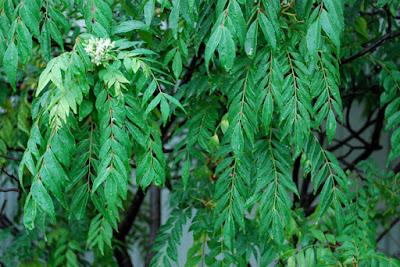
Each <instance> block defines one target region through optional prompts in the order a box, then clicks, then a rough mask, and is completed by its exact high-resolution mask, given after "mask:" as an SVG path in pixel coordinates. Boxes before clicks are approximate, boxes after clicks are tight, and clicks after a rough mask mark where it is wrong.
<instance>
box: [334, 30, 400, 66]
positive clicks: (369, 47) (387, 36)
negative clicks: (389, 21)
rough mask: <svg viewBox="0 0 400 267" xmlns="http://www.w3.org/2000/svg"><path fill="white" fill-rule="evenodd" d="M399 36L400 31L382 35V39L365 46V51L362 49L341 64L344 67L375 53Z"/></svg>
mask: <svg viewBox="0 0 400 267" xmlns="http://www.w3.org/2000/svg"><path fill="white" fill-rule="evenodd" d="M398 36H400V31H397V32H388V33H386V34H384V35H382V36H381V37H380V38H378V39H376V40H375V41H372V42H368V43H366V44H364V45H363V47H364V48H363V49H361V50H360V51H358V52H357V53H355V54H354V55H351V56H349V57H347V58H344V59H342V60H341V62H340V64H341V65H344V64H347V63H350V62H352V61H354V60H356V59H357V58H360V57H362V56H364V55H365V54H368V53H371V52H373V51H375V49H377V48H378V47H379V46H381V45H382V44H384V43H385V42H386V41H388V40H390V39H393V38H396V37H398Z"/></svg>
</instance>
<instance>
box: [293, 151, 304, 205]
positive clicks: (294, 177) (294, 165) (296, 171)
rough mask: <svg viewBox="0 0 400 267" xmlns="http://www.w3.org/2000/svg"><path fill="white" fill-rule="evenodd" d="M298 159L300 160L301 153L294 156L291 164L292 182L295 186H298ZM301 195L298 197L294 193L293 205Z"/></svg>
mask: <svg viewBox="0 0 400 267" xmlns="http://www.w3.org/2000/svg"><path fill="white" fill-rule="evenodd" d="M300 161H301V155H300V156H298V157H297V158H296V160H295V161H294V164H293V172H292V179H293V182H294V183H295V184H296V187H297V188H299V174H300ZM302 197H303V196H302V195H300V197H298V196H297V195H294V200H293V205H295V204H296V203H297V202H299V200H300V198H302Z"/></svg>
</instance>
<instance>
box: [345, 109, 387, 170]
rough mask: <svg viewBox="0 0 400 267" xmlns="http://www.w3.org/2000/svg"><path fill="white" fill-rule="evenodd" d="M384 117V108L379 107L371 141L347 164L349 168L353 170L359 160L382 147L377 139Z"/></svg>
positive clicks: (379, 135)
mask: <svg viewBox="0 0 400 267" xmlns="http://www.w3.org/2000/svg"><path fill="white" fill-rule="evenodd" d="M384 117H385V108H381V109H379V111H378V115H377V117H376V123H375V129H374V131H373V133H372V136H371V142H370V143H369V144H367V145H366V146H365V150H364V152H363V153H361V154H360V155H359V156H358V157H357V158H356V159H354V160H353V162H351V163H350V164H349V166H348V169H349V170H353V169H354V168H355V166H357V164H358V163H359V162H360V161H363V160H365V159H367V158H368V157H369V156H370V155H371V154H372V152H374V151H375V150H378V149H381V148H382V147H381V146H380V144H379V141H380V140H379V139H380V137H381V133H382V128H383V121H384Z"/></svg>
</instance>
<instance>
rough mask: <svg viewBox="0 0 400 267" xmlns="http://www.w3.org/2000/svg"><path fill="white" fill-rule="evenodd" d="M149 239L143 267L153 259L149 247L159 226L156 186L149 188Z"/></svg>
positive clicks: (158, 200)
mask: <svg viewBox="0 0 400 267" xmlns="http://www.w3.org/2000/svg"><path fill="white" fill-rule="evenodd" d="M150 219H151V223H150V237H149V245H148V253H147V255H146V260H145V264H144V266H149V264H150V262H151V259H152V258H153V251H152V249H151V247H152V246H153V244H154V241H155V239H156V236H157V232H158V229H159V228H160V225H161V190H160V188H158V187H157V186H155V185H153V186H151V188H150Z"/></svg>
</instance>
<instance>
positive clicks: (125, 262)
mask: <svg viewBox="0 0 400 267" xmlns="http://www.w3.org/2000/svg"><path fill="white" fill-rule="evenodd" d="M145 196H146V192H143V190H142V189H140V188H139V189H138V191H137V192H136V194H135V196H134V197H133V199H132V201H131V204H130V206H129V208H128V210H127V211H126V214H125V217H124V219H123V220H122V221H121V222H120V224H119V225H118V232H114V237H115V239H116V240H117V241H119V242H120V243H121V244H122V246H121V247H119V248H115V249H114V257H115V258H116V260H117V263H118V266H120V267H133V263H132V261H131V259H130V257H129V253H128V251H127V249H126V244H125V241H126V237H127V236H128V234H129V232H130V230H131V228H132V225H133V223H134V221H135V219H136V216H137V215H138V213H139V210H140V207H141V205H142V203H143V200H144V197H145Z"/></svg>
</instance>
